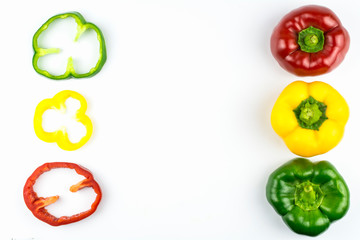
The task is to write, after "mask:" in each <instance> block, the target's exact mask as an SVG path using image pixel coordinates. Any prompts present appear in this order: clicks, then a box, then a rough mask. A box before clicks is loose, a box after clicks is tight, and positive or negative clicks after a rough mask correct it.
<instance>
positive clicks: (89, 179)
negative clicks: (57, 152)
mask: <svg viewBox="0 0 360 240" xmlns="http://www.w3.org/2000/svg"><path fill="white" fill-rule="evenodd" d="M54 168H69V169H74V170H75V171H76V173H77V174H79V175H82V176H84V177H85V179H84V180H82V181H80V182H79V183H77V184H75V185H72V186H71V187H70V191H71V192H77V191H78V190H81V189H83V188H86V187H91V188H93V189H94V192H95V193H96V198H95V201H94V202H93V203H92V205H91V208H90V209H89V210H87V211H84V212H81V213H78V214H75V215H72V216H62V217H59V218H57V217H55V216H54V215H51V214H50V213H49V212H48V211H47V210H46V209H45V207H46V206H48V205H50V204H52V203H54V202H56V201H57V200H58V199H59V196H52V197H45V198H44V197H38V195H37V194H36V192H35V191H34V185H35V183H36V180H37V179H38V178H39V177H40V175H41V174H43V173H44V172H47V171H50V170H51V169H54ZM23 194H24V201H25V204H26V206H27V207H28V208H29V210H30V211H31V212H32V213H33V214H34V216H35V217H37V218H38V219H40V220H41V221H43V222H46V223H48V224H50V225H52V226H59V225H64V224H69V223H73V222H77V221H80V220H82V219H84V218H86V217H88V216H90V215H91V214H93V213H94V212H95V210H96V208H97V206H98V205H99V203H100V200H101V197H102V194H101V189H100V187H99V184H98V183H97V182H96V181H95V179H94V177H93V175H92V174H91V173H90V172H89V171H88V170H86V169H85V168H83V167H80V166H79V165H77V164H74V163H68V162H51V163H45V164H43V165H41V166H40V167H38V168H37V169H36V170H35V171H34V172H33V174H31V176H30V177H29V178H28V180H27V181H26V183H25V186H24V192H23Z"/></svg>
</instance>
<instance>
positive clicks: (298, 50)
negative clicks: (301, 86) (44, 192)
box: [271, 5, 350, 76]
mask: <svg viewBox="0 0 360 240" xmlns="http://www.w3.org/2000/svg"><path fill="white" fill-rule="evenodd" d="M349 44H350V37H349V34H348V32H347V31H346V29H345V28H344V27H343V26H342V24H341V22H340V20H339V18H338V17H337V16H336V15H335V14H334V13H333V12H332V11H331V10H330V9H328V8H326V7H322V6H316V5H309V6H304V7H300V8H298V9H295V10H293V11H291V12H290V13H288V14H287V15H285V16H284V17H283V18H282V19H281V21H280V23H279V24H278V25H277V26H276V27H275V29H274V31H273V33H272V36H271V52H272V54H273V56H274V57H275V59H276V60H277V61H278V63H279V64H280V66H281V67H283V68H284V69H285V70H287V71H289V72H291V73H293V74H295V75H298V76H316V75H320V74H324V73H328V72H330V71H332V70H333V69H334V68H336V67H337V66H338V65H339V64H340V63H341V62H342V61H343V59H344V57H345V55H346V53H347V51H348V49H349Z"/></svg>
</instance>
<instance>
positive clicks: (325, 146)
mask: <svg viewBox="0 0 360 240" xmlns="http://www.w3.org/2000/svg"><path fill="white" fill-rule="evenodd" d="M348 118H349V107H348V105H347V103H346V101H345V99H344V98H343V97H342V96H341V95H340V93H338V92H337V91H336V90H335V89H334V88H333V87H331V86H330V85H328V84H326V83H324V82H319V81H317V82H312V83H306V82H303V81H295V82H293V83H291V84H289V85H288V86H287V87H286V88H285V89H284V90H283V91H282V93H281V94H280V96H279V98H278V99H277V100H276V102H275V105H274V107H273V109H272V112H271V125H272V127H273V129H274V130H275V132H276V133H277V134H278V135H279V136H280V137H281V138H282V139H283V140H284V142H285V144H286V146H287V147H288V148H289V149H290V151H291V152H293V153H295V154H297V155H299V156H303V157H312V156H315V155H319V154H323V153H326V152H328V151H329V150H331V149H332V148H334V147H335V146H336V145H337V144H338V143H339V142H340V140H341V138H342V137H343V135H344V130H345V125H346V122H347V120H348Z"/></svg>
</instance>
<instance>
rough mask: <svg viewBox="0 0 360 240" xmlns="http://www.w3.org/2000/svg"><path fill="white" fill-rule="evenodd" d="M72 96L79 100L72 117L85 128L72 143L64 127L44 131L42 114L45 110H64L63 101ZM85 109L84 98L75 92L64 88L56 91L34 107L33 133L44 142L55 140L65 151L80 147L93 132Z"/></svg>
mask: <svg viewBox="0 0 360 240" xmlns="http://www.w3.org/2000/svg"><path fill="white" fill-rule="evenodd" d="M70 97H71V98H74V99H76V100H78V101H79V102H80V108H79V109H78V110H77V111H76V113H75V115H74V116H73V118H74V119H75V120H76V121H78V122H80V123H81V124H83V125H84V126H85V128H86V135H85V136H83V137H82V138H81V139H80V141H79V142H76V143H73V142H71V141H70V140H69V136H68V133H67V131H66V129H65V127H61V128H60V129H58V130H56V131H54V132H46V131H44V129H43V125H42V123H43V114H44V112H45V111H46V110H49V109H54V110H58V111H60V112H62V113H65V112H66V105H65V101H66V100H67V99H68V98H70ZM86 109H87V103H86V100H85V98H84V97H83V96H82V95H80V94H79V93H77V92H74V91H70V90H65V91H61V92H59V93H57V94H56V95H55V96H54V97H53V98H49V99H44V100H42V101H41V102H40V103H39V104H38V105H37V107H36V110H35V116H34V129H35V134H36V136H37V137H38V138H40V139H41V140H43V141H44V142H48V143H53V142H56V143H57V145H58V146H59V147H60V148H61V149H63V150H67V151H73V150H76V149H79V148H80V147H82V146H83V145H84V144H85V143H86V142H87V141H88V140H89V139H90V137H91V134H92V132H93V125H92V123H91V120H90V118H89V117H88V116H87V115H86V114H85V112H86Z"/></svg>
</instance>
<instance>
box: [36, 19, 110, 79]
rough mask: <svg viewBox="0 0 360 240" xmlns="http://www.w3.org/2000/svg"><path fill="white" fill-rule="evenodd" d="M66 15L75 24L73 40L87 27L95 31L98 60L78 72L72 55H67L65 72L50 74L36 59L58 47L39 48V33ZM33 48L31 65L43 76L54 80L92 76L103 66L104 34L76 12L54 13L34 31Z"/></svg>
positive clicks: (104, 55)
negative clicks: (98, 45) (84, 71)
mask: <svg viewBox="0 0 360 240" xmlns="http://www.w3.org/2000/svg"><path fill="white" fill-rule="evenodd" d="M68 17H72V18H74V19H75V22H76V24H77V33H76V36H75V39H74V41H75V42H76V41H77V40H78V39H79V37H80V36H81V35H82V34H83V33H84V32H85V31H86V30H88V29H92V30H94V31H95V32H96V34H97V39H98V41H99V43H100V47H99V60H98V61H97V63H96V65H95V66H94V67H92V68H91V69H90V71H89V72H87V73H81V74H79V73H76V71H75V69H74V65H73V59H72V57H69V58H68V62H67V67H66V71H65V73H64V74H62V75H53V74H50V73H49V72H48V71H46V70H44V69H40V68H39V66H38V60H39V58H41V57H43V56H45V55H47V54H56V53H59V52H60V49H58V48H41V47H39V43H38V38H39V36H40V35H41V33H42V32H44V31H45V30H46V29H47V28H48V27H49V25H50V24H51V23H52V22H54V21H55V20H56V19H65V18H68ZM33 48H34V51H35V53H34V56H33V67H34V69H35V71H36V72H38V73H39V74H41V75H43V76H45V77H48V78H51V79H55V80H62V79H68V78H71V77H74V78H84V77H92V76H93V75H95V74H96V73H98V72H99V71H100V70H101V68H102V67H103V65H104V64H105V61H106V47H105V39H104V36H103V34H102V32H101V31H100V29H99V28H98V27H97V26H96V25H94V24H93V23H89V22H86V21H85V19H84V17H83V16H82V15H81V14H80V13H78V12H69V13H63V14H59V15H55V16H53V17H51V18H50V19H49V20H47V21H46V22H45V23H44V24H43V25H42V26H41V27H40V28H39V29H38V30H37V31H36V33H35V35H34V37H33Z"/></svg>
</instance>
